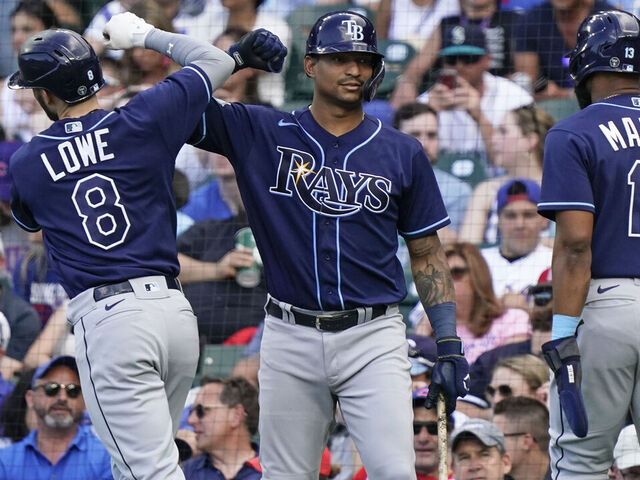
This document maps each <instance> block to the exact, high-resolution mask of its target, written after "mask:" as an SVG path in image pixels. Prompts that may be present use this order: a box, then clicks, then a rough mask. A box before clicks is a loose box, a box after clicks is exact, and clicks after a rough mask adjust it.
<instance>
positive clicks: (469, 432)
mask: <svg viewBox="0 0 640 480" xmlns="http://www.w3.org/2000/svg"><path fill="white" fill-rule="evenodd" d="M473 437H475V438H476V439H478V440H479V441H480V443H482V444H483V445H484V446H485V447H497V448H498V450H500V453H504V452H505V451H506V448H505V443H504V435H503V434H502V432H501V431H500V430H499V429H498V427H497V426H496V425H495V424H494V423H493V422H489V421H488V420H483V419H481V418H470V419H469V420H467V421H466V422H464V423H463V424H462V425H460V426H459V427H458V428H456V429H455V430H454V431H453V432H452V433H451V451H455V449H456V446H457V445H458V443H460V440H463V439H466V438H473Z"/></svg>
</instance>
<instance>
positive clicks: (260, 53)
mask: <svg viewBox="0 0 640 480" xmlns="http://www.w3.org/2000/svg"><path fill="white" fill-rule="evenodd" d="M227 53H228V54H229V55H231V57H232V58H233V60H234V61H235V62H236V67H235V69H234V70H233V71H234V73H235V72H237V71H238V70H240V69H243V68H247V67H250V68H257V69H259V70H264V71H266V72H275V73H277V72H280V71H281V70H282V66H283V65H284V59H285V57H286V56H287V47H285V46H284V45H283V44H282V42H281V41H280V39H279V38H278V36H277V35H275V34H273V33H271V32H270V31H268V30H265V29H264V28H259V29H258V30H253V31H251V32H249V33H247V34H246V35H244V36H243V37H242V38H241V39H240V40H239V41H238V43H234V44H233V45H231V47H230V48H229V50H228V51H227Z"/></svg>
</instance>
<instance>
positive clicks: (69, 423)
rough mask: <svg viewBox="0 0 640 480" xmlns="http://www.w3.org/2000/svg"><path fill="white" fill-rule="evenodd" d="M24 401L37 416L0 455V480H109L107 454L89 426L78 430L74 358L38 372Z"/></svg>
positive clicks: (80, 409) (78, 394) (78, 399)
mask: <svg viewBox="0 0 640 480" xmlns="http://www.w3.org/2000/svg"><path fill="white" fill-rule="evenodd" d="M25 400H26V402H27V406H28V407H29V408H31V409H33V410H34V411H35V413H36V415H37V428H36V429H35V430H32V431H31V432H30V433H29V435H27V436H26V437H25V438H24V439H23V440H21V441H20V442H18V443H15V444H14V445H11V446H9V447H6V448H4V449H2V450H0V480H9V479H11V480H27V479H28V478H82V479H86V480H103V479H104V480H107V479H113V477H112V475H111V463H110V458H109V454H108V453H107V451H106V449H105V448H104V446H103V445H102V443H100V440H98V438H97V437H95V436H94V435H93V433H92V432H91V428H90V426H86V425H81V423H82V419H83V417H84V410H85V405H84V399H83V397H82V390H81V388H80V378H79V377H78V367H77V366H76V361H75V359H74V358H73V357H69V356H62V357H55V358H53V359H51V360H50V361H48V362H47V363H45V364H43V365H41V366H40V367H38V369H37V370H36V371H35V373H34V375H33V380H32V381H31V389H30V390H28V391H27V393H26V395H25Z"/></svg>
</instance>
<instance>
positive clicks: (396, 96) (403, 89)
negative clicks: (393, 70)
mask: <svg viewBox="0 0 640 480" xmlns="http://www.w3.org/2000/svg"><path fill="white" fill-rule="evenodd" d="M417 96H418V90H417V88H416V86H415V85H414V84H413V83H410V82H407V81H405V80H403V79H402V78H398V80H397V82H396V86H395V88H394V89H393V92H392V93H391V98H390V99H389V103H390V104H391V106H392V107H393V108H396V109H397V108H399V107H401V106H402V105H404V104H406V103H410V102H415V101H416V97H417Z"/></svg>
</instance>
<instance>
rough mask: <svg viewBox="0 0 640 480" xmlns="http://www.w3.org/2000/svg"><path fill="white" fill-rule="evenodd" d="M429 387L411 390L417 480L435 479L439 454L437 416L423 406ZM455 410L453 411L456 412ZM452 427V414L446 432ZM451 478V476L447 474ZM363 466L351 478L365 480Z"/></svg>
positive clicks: (433, 410)
mask: <svg viewBox="0 0 640 480" xmlns="http://www.w3.org/2000/svg"><path fill="white" fill-rule="evenodd" d="M428 394H429V387H423V388H420V389H418V390H416V391H415V392H413V448H414V450H415V453H416V475H417V480H437V479H438V465H439V463H440V454H439V452H438V422H437V420H438V416H437V414H436V411H435V409H426V408H424V402H425V400H426V399H427V395H428ZM456 413H457V412H454V414H456ZM453 427H454V418H453V416H448V417H447V433H450V432H451V431H452V430H453ZM449 478H451V476H449ZM367 479H368V477H367V472H366V471H365V469H364V467H363V468H362V469H361V470H360V471H359V472H358V473H356V474H355V475H354V477H353V480H367Z"/></svg>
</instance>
